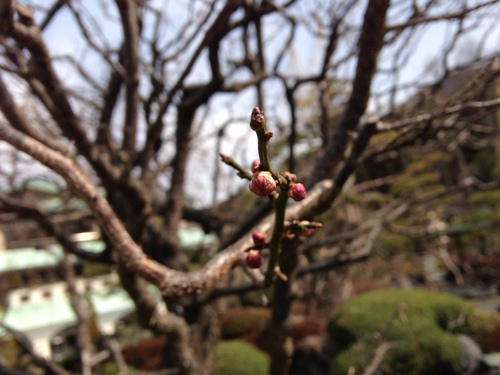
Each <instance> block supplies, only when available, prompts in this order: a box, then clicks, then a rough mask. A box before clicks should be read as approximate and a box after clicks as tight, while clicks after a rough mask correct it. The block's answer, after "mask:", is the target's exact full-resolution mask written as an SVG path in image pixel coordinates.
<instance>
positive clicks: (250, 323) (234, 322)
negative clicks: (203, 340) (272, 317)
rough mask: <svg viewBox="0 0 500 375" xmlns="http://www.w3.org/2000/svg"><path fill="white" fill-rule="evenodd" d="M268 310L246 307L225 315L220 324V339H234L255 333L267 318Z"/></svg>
mask: <svg viewBox="0 0 500 375" xmlns="http://www.w3.org/2000/svg"><path fill="white" fill-rule="evenodd" d="M269 314H270V312H269V309H266V308H263V307H247V308H244V309H238V310H235V311H233V312H231V313H229V314H227V315H226V317H225V318H224V320H223V322H222V337H223V338H225V339H234V338H237V337H241V336H243V335H246V334H249V333H251V332H254V331H256V330H257V329H259V327H260V326H261V325H262V324H263V323H264V322H265V321H266V320H267V319H268V318H269Z"/></svg>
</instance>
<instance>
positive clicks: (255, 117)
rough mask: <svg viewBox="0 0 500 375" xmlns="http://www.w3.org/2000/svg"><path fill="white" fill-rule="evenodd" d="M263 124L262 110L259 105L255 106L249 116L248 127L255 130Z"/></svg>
mask: <svg viewBox="0 0 500 375" xmlns="http://www.w3.org/2000/svg"><path fill="white" fill-rule="evenodd" d="M264 125H265V122H264V112H262V111H261V110H260V108H259V107H255V108H254V109H253V110H252V115H251V116H250V127H251V128H252V130H253V131H257V130H259V129H262V128H263V127H264Z"/></svg>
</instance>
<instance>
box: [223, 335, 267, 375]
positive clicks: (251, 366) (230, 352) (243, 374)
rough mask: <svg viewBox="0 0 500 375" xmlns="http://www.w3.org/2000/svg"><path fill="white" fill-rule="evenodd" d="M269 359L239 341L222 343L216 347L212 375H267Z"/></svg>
mask: <svg viewBox="0 0 500 375" xmlns="http://www.w3.org/2000/svg"><path fill="white" fill-rule="evenodd" d="M268 371H269V357H268V356H267V355H266V354H265V353H263V352H262V351H260V350H259V349H257V348H255V347H254V346H252V345H250V344H247V343H246V342H244V341H241V340H229V341H222V342H220V343H219V345H218V346H217V352H216V362H215V370H214V375H261V374H262V375H267V373H268Z"/></svg>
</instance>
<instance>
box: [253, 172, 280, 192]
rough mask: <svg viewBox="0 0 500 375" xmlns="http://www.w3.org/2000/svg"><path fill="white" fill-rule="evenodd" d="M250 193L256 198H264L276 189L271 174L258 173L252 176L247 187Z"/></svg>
mask: <svg viewBox="0 0 500 375" xmlns="http://www.w3.org/2000/svg"><path fill="white" fill-rule="evenodd" d="M248 188H249V189H250V191H251V192H252V193H254V194H256V195H258V196H261V197H266V196H268V195H270V194H271V193H272V192H273V191H274V189H276V181H275V180H274V178H273V175H272V174H271V172H267V171H259V172H255V173H254V174H253V176H252V181H251V182H250V184H249V185H248Z"/></svg>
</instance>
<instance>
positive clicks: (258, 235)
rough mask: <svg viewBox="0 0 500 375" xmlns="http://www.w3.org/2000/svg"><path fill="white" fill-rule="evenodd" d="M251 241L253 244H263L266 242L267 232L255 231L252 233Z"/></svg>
mask: <svg viewBox="0 0 500 375" xmlns="http://www.w3.org/2000/svg"><path fill="white" fill-rule="evenodd" d="M252 238H253V243H254V244H255V246H262V245H265V244H266V242H267V234H265V233H262V232H258V231H255V232H253V233H252Z"/></svg>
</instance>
